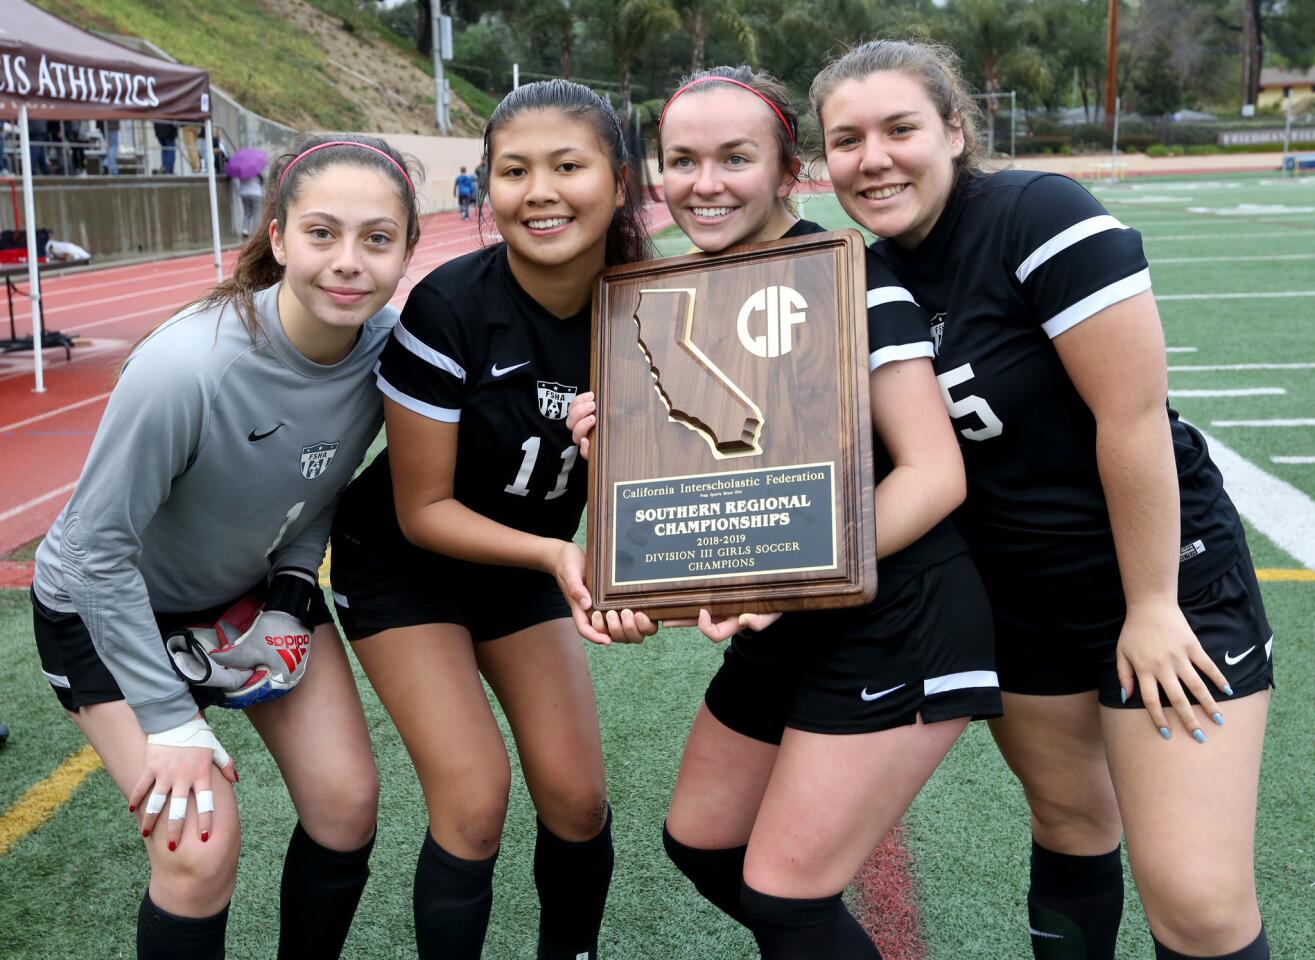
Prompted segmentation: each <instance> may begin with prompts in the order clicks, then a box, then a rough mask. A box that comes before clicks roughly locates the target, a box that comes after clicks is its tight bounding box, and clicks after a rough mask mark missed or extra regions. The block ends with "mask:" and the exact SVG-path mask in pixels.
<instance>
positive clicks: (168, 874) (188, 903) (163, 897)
mask: <svg viewBox="0 0 1315 960" xmlns="http://www.w3.org/2000/svg"><path fill="white" fill-rule="evenodd" d="M237 854H238V832H237V830H236V829H232V830H217V831H215V833H214V834H212V835H211V836H210V839H209V840H208V841H207V842H205V843H202V842H201V840H200V839H199V838H198V837H197V836H196V835H195V834H192V835H186V834H185V835H184V836H183V840H182V842H181V843H179V845H178V849H177V850H169V849H167V848H166V847H165V845H164V842H163V836H161V838H160V842H159V843H158V845H157V844H156V843H155V842H152V845H151V900H152V901H153V902H154V903H155V905H156V906H158V907H159V908H160V909H162V910H165V911H168V912H169V913H174V914H178V915H179V916H184V917H209V916H213V915H214V914H216V913H218V912H219V911H220V910H222V909H223V908H224V906H225V905H226V904H227V903H228V901H229V900H230V899H231V898H232V896H233V883H234V880H235V879H236V877H237Z"/></svg>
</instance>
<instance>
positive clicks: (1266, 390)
mask: <svg viewBox="0 0 1315 960" xmlns="http://www.w3.org/2000/svg"><path fill="white" fill-rule="evenodd" d="M1287 393H1288V392H1287V391H1286V390H1284V389H1283V388H1282V387H1241V388H1239V389H1237V390H1170V391H1169V396H1171V397H1284V396H1287Z"/></svg>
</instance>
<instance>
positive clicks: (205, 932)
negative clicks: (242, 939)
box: [137, 890, 228, 960]
mask: <svg viewBox="0 0 1315 960" xmlns="http://www.w3.org/2000/svg"><path fill="white" fill-rule="evenodd" d="M227 929H228V907H224V909H223V910H220V911H219V912H218V913H216V914H215V915H214V916H213V917H176V916H174V915H173V914H172V913H166V912H165V911H163V910H161V909H160V908H159V907H157V906H156V905H155V903H154V902H153V901H152V900H151V892H150V891H149V890H147V891H146V895H145V896H143V897H142V905H141V907H140V908H139V909H138V910H137V960H178V958H179V957H187V958H188V960H224V931H225V930H227Z"/></svg>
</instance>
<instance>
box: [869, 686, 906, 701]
mask: <svg viewBox="0 0 1315 960" xmlns="http://www.w3.org/2000/svg"><path fill="white" fill-rule="evenodd" d="M907 686H908V684H907V683H901V684H900V685H899V686H896V687H891V688H890V689H889V690H878V691H877V692H876V693H868V688H867V687H864V688H863V690H862V692H861V693H859V696H860V697H862V698H863V699H864V700H869V701H870V700H880V699H881V698H882V697H884V696H885V695H886V694H888V693H894V692H895V691H896V690H902V689H903V688H904V687H907Z"/></svg>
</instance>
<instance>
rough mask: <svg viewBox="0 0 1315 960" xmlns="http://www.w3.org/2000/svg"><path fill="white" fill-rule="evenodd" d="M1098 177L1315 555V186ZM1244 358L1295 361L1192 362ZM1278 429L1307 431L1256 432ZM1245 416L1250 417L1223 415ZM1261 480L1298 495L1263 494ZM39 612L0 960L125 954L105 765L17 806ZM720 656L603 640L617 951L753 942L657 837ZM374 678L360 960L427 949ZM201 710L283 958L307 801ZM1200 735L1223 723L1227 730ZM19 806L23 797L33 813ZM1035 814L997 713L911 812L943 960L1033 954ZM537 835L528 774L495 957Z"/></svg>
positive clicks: (71, 732)
mask: <svg viewBox="0 0 1315 960" xmlns="http://www.w3.org/2000/svg"><path fill="white" fill-rule="evenodd" d="M1095 191H1096V193H1097V195H1098V196H1099V197H1100V199H1101V200H1102V201H1103V202H1104V203H1105V204H1106V205H1107V206H1108V207H1109V209H1110V212H1111V213H1113V214H1114V215H1115V216H1117V217H1119V218H1120V219H1121V220H1122V221H1123V222H1124V223H1127V224H1129V225H1132V226H1135V227H1137V228H1138V229H1140V230H1141V231H1142V234H1143V237H1144V238H1145V242H1146V250H1147V255H1148V258H1149V259H1150V263H1151V271H1152V276H1153V278H1154V283H1155V290H1156V293H1157V295H1159V297H1160V298H1161V299H1160V312H1161V316H1162V318H1163V321H1164V327H1165V333H1166V340H1167V342H1168V344H1169V346H1170V347H1171V348H1174V352H1172V353H1170V355H1169V363H1170V369H1171V372H1170V377H1169V385H1170V389H1171V391H1173V392H1175V393H1176V392H1177V391H1182V390H1191V391H1195V392H1198V393H1199V392H1200V391H1225V390H1231V391H1239V390H1246V391H1263V392H1260V393H1254V392H1253V393H1251V394H1250V395H1244V396H1200V395H1190V396H1175V398H1174V406H1175V407H1176V408H1177V409H1178V410H1179V411H1180V412H1181V413H1182V414H1183V416H1184V417H1185V418H1186V419H1188V420H1190V421H1192V422H1193V423H1195V424H1197V425H1198V426H1199V427H1201V428H1202V429H1203V430H1205V431H1206V433H1207V434H1208V435H1209V436H1210V437H1211V438H1212V440H1213V442H1214V444H1215V448H1216V451H1217V453H1224V454H1225V455H1227V451H1232V452H1233V454H1235V455H1236V458H1237V459H1236V460H1235V461H1230V462H1235V463H1237V464H1240V466H1238V467H1236V468H1235V469H1234V470H1229V469H1225V476H1226V479H1227V480H1228V482H1229V487H1230V490H1231V492H1232V493H1233V495H1234V498H1235V499H1236V500H1238V501H1239V505H1240V506H1241V507H1242V509H1243V513H1244V515H1245V517H1246V519H1247V521H1248V534H1249V535H1250V538H1251V540H1250V545H1251V551H1252V555H1253V557H1254V559H1255V562H1256V566H1257V567H1259V568H1263V569H1266V570H1278V571H1301V570H1309V569H1310V568H1311V567H1315V560H1313V559H1312V555H1315V462H1305V463H1301V462H1274V460H1273V458H1274V457H1282V458H1292V459H1298V458H1302V457H1305V458H1310V459H1311V460H1315V269H1312V268H1313V267H1315V177H1311V178H1308V179H1305V180H1295V181H1294V180H1285V179H1278V178H1275V177H1254V176H1253V177H1239V176H1231V177H1224V178H1213V179H1209V180H1207V179H1183V180H1174V181H1165V180H1158V181H1139V182H1135V183H1130V184H1118V185H1112V186H1108V187H1099V186H1098V187H1096V188H1095ZM802 212H803V214H804V215H805V216H807V217H809V218H811V219H815V220H818V221H820V222H822V223H824V224H827V225H831V226H837V227H838V226H843V225H845V218H844V215H843V213H842V212H841V211H840V209H839V206H838V205H837V204H836V202H835V201H834V199H833V198H831V197H830V196H826V195H821V196H815V197H812V198H809V199H808V200H807V201H806V202H805V205H804V209H803V211H802ZM660 245H661V247H662V250H663V253H664V254H671V253H676V252H683V251H684V250H685V249H687V248H688V242H687V241H686V240H685V239H684V238H683V237H682V236H680V235H679V234H678V233H675V232H669V233H668V234H667V235H664V236H663V237H662V238H661V241H660ZM1276 294H1278V295H1277V296H1276ZM1177 298H1183V299H1177ZM1239 364H1248V365H1255V364H1260V365H1272V364H1288V365H1290V366H1289V367H1287V368H1283V369H1265V368H1260V369H1255V368H1253V369H1242V370H1237V369H1233V370H1200V369H1187V368H1191V367H1217V366H1221V365H1222V366H1236V365H1239ZM1303 364H1304V366H1303ZM1292 365H1295V366H1292ZM1270 420H1288V421H1299V422H1298V423H1296V424H1292V425H1287V426H1275V425H1272V424H1271V425H1263V426H1262V425H1255V422H1257V421H1270ZM1238 421H1244V422H1246V423H1248V424H1253V425H1230V424H1236V423H1237V422H1238ZM1247 464H1250V465H1251V468H1252V469H1247V468H1246V465H1247ZM1266 477H1268V478H1277V479H1278V480H1280V481H1282V482H1283V485H1282V486H1280V487H1272V486H1268V487H1267V486H1265V483H1266ZM1271 482H1272V481H1271ZM1262 530H1263V531H1264V532H1263V533H1262V532H1261V531H1262ZM1276 576H1278V577H1281V578H1282V579H1274V580H1269V581H1266V582H1265V583H1264V584H1263V588H1264V594H1265V602H1266V606H1267V609H1268V613H1269V619H1270V622H1271V624H1272V625H1273V627H1274V631H1275V637H1276V640H1275V646H1274V654H1275V657H1276V658H1277V663H1278V680H1279V688H1278V690H1277V692H1276V694H1275V696H1274V700H1273V707H1272V710H1271V716H1270V725H1269V732H1268V740H1267V743H1266V751H1265V759H1264V767H1263V771H1262V781H1261V792H1260V807H1259V817H1258V824H1257V864H1256V869H1257V875H1258V883H1259V889H1260V897H1261V908H1262V911H1263V912H1264V914H1265V918H1266V924H1267V927H1268V930H1269V938H1270V942H1271V944H1272V946H1273V955H1274V957H1275V958H1285V960H1286V958H1290V960H1310V958H1313V957H1315V802H1312V796H1313V794H1315V788H1313V787H1312V783H1313V781H1315V735H1313V734H1312V729H1313V728H1315V706H1313V704H1315V671H1312V669H1311V664H1312V662H1315V661H1313V660H1312V657H1313V655H1315V578H1310V577H1309V575H1307V576H1308V579H1306V580H1300V579H1291V578H1293V577H1298V576H1301V574H1300V573H1295V574H1294V573H1287V574H1283V573H1280V574H1276ZM29 610H30V608H29V606H28V602H27V598H26V596H25V594H24V593H23V592H21V591H0V661H2V662H3V663H4V664H5V669H4V670H3V671H0V720H3V721H4V722H5V723H7V724H8V725H9V726H10V728H11V729H12V731H13V735H12V737H11V740H10V742H9V744H8V745H7V746H6V747H4V748H3V749H2V750H0V958H14V960H17V958H25V960H26V958H32V960H35V958H51V960H54V958H60V960H63V958H69V957H90V958H100V957H106V958H108V957H131V956H133V955H134V950H133V946H132V944H133V939H134V932H135V923H136V909H137V903H138V901H139V899H140V897H141V894H142V891H143V890H144V888H145V884H146V880H147V868H146V858H145V857H144V856H142V853H141V850H140V846H139V841H138V839H137V835H136V831H135V830H134V829H133V823H132V819H131V817H130V816H129V814H128V812H127V810H126V809H125V806H126V805H125V804H124V801H123V800H122V798H121V797H120V796H119V794H118V792H117V791H116V790H115V789H114V787H113V786H112V785H111V783H110V781H109V779H108V777H106V776H105V774H104V773H103V772H101V771H96V772H94V773H92V774H91V775H90V776H89V777H88V778H87V779H86V780H85V782H83V783H82V785H81V786H80V787H79V788H78V789H77V790H76V791H74V792H73V794H72V796H71V798H70V799H69V800H68V802H67V803H65V804H64V805H63V806H61V807H59V808H58V810H57V811H56V812H55V813H54V814H53V816H51V817H50V818H49V819H48V820H45V821H44V822H41V823H39V824H37V825H35V828H34V829H32V830H31V831H30V832H22V830H21V829H20V826H19V824H20V820H21V818H22V816H23V815H24V814H26V813H28V812H30V811H33V810H36V809H37V808H38V807H39V806H40V801H41V798H40V797H39V796H34V795H32V794H26V792H27V791H28V790H29V788H31V787H33V785H34V784H38V783H39V782H41V781H42V780H43V778H46V777H47V776H49V775H50V774H51V773H52V771H54V770H55V769H56V768H57V767H58V766H59V765H60V762H61V761H62V760H63V759H64V758H66V757H68V756H70V755H72V754H74V753H76V752H77V751H78V750H79V749H80V748H81V747H82V745H83V741H82V740H81V738H80V736H79V735H78V733H77V731H76V729H75V728H74V726H73V725H72V724H71V723H70V722H68V720H67V719H66V718H65V717H64V716H63V715H62V711H61V710H60V708H59V706H58V704H57V702H56V700H55V698H54V697H53V696H52V695H51V692H50V690H49V688H48V686H47V685H46V683H45V681H44V680H43V679H42V676H41V674H40V672H39V668H38V661H37V656H36V650H35V647H34V645H33V643H32V638H31V619H30V612H29ZM718 657H719V651H718V650H717V649H716V648H714V647H713V646H712V645H711V644H709V643H708V642H707V641H706V640H704V639H703V638H702V637H700V636H698V635H697V634H695V633H693V632H692V631H682V630H671V631H664V632H663V633H662V634H660V635H659V636H658V637H656V638H654V639H650V640H649V641H648V642H647V643H645V644H644V645H643V646H641V647H613V648H609V649H592V650H591V651H590V662H591V667H592V669H593V673H594V680H595V684H596V687H597V691H598V700H599V710H600V715H601V722H602V730H603V743H604V748H605V750H606V753H607V761H608V783H609V791H610V794H611V800H612V803H613V806H614V808H615V818H616V819H615V824H614V829H615V834H616V848H617V867H616V874H615V879H614V881H613V885H612V891H611V895H610V898H609V901H608V911H607V916H606V920H605V922H604V930H603V939H602V946H601V949H602V953H603V956H604V957H607V958H613V960H615V958H695V957H697V958H706V960H721V958H727V960H730V958H736V960H739V958H752V957H754V956H755V955H756V954H755V951H754V950H753V948H752V946H751V940H750V938H749V937H748V936H747V934H746V933H744V931H742V930H740V929H739V928H738V927H736V926H735V925H733V924H732V923H731V922H730V921H727V920H725V919H724V918H723V917H721V916H720V914H718V913H717V912H716V911H715V910H713V909H711V908H709V907H708V906H707V905H706V904H704V903H703V902H702V901H701V900H700V899H699V898H698V897H697V896H696V895H695V894H694V892H693V889H692V887H690V885H689V884H688V883H687V882H685V881H684V879H683V878H682V877H680V876H679V874H677V873H676V872H675V870H674V868H672V867H671V866H670V865H669V864H668V862H667V860H666V858H665V856H664V855H663V853H662V847H661V843H660V838H659V828H660V824H661V822H662V816H663V812H664V810H665V803H666V801H667V798H668V796H669V793H670V789H671V784H672V781H673V778H674V774H675V769H676V764H677V761H678V759H679V754H680V749H681V745H682V742H683V738H684V734H685V730H686V728H687V726H688V723H689V720H690V718H691V717H692V715H693V712H694V709H695V707H696V705H697V704H698V702H699V699H700V697H701V695H702V691H703V687H704V685H705V684H706V681H707V679H708V677H709V676H710V675H711V673H712V671H713V670H714V669H715V665H716V663H717V658H718ZM361 689H362V696H363V698H364V700H365V704H366V711H367V715H368V717H369V719H370V723H371V732H372V735H373V738H374V746H375V756H376V759H377V762H378V765H379V770H380V777H381V782H382V796H381V809H380V821H379V824H380V826H379V839H378V843H377V844H376V847H375V852H374V856H373V858H372V861H371V862H372V867H373V876H372V877H371V880H370V883H369V885H368V887H367V889H366V892H365V896H364V899H363V901H362V905H361V908H360V911H359V913H358V915H357V917H356V921H355V924H354V926H353V928H352V933H351V937H350V939H349V941H348V947H347V951H346V953H345V956H348V957H353V958H376V957H407V956H414V950H415V948H414V941H413V940H412V933H411V903H410V890H411V878H412V874H413V872H414V868H415V856H416V852H417V849H418V847H419V843H420V839H421V837H422V835H423V831H424V829H425V815H424V807H423V804H422V802H421V798H420V792H419V788H418V786H417V784H416V782H415V778H414V776H413V775H412V772H411V767H410V763H409V761H408V759H407V757H406V754H405V752H404V750H403V749H402V746H401V743H400V741H399V739H398V737H397V734H396V732H395V731H394V729H393V727H392V725H391V723H390V722H389V720H388V718H387V716H386V715H385V713H384V711H383V709H382V707H381V706H380V705H379V703H378V701H377V699H376V698H375V697H374V696H373V693H372V691H371V690H370V688H369V686H368V684H366V683H365V682H364V680H363V679H362V682H361ZM1225 709H1226V708H1225ZM210 719H211V722H212V723H213V724H214V725H215V727H216V729H217V732H218V733H219V736H220V738H221V739H222V741H223V742H224V744H225V746H226V747H227V748H228V750H229V751H230V752H231V753H232V754H233V755H234V756H235V757H237V758H238V759H239V760H240V764H241V770H242V773H243V774H245V776H243V778H242V784H241V787H240V788H239V794H238V795H239V798H240V802H241V808H242V817H243V826H244V842H243V854H242V866H241V869H240V871H239V876H238V886H237V890H236V893H235V895H234V900H233V914H232V920H231V922H230V924H229V937H228V944H229V955H230V956H232V957H235V958H248V957H251V958H254V957H269V956H272V955H273V953H274V943H275V942H276V939H277V937H276V929H277V916H278V904H277V900H278V885H279V872H280V869H281V864H282V858H283V852H284V849H285V847H286V842H287V838H288V834H289V832H290V830H291V828H292V824H293V822H294V819H295V815H294V813H293V812H292V809H291V805H290V803H289V801H288V798H287V794H286V792H285V790H284V788H283V786H282V784H281V782H280V780H279V778H278V774H277V771H276V770H275V768H274V765H273V762H272V761H271V760H270V758H269V756H268V754H266V753H265V751H264V749H263V747H262V746H261V744H260V743H259V741H258V739H257V738H256V736H255V735H254V733H253V732H252V731H251V729H250V727H249V726H247V725H246V723H245V722H244V721H243V719H242V718H241V717H240V716H238V715H235V714H233V713H229V712H227V711H211V717H210ZM1209 735H1210V736H1211V737H1212V738H1213V737H1218V736H1225V735H1227V728H1225V729H1224V730H1221V731H1215V732H1210V733H1209ZM1203 749H1209V745H1208V744H1207V745H1206V746H1205V747H1203ZM513 763H514V758H513ZM25 794H26V796H25ZM20 797H25V801H24V803H23V804H21V805H16V803H15V802H16V801H17V800H18V799H19V798H20ZM1197 801H1198V802H1200V803H1209V802H1210V785H1209V784H1203V785H1202V788H1201V793H1200V796H1199V797H1198V798H1197ZM1027 824H1028V821H1027V811H1026V808H1025V806H1024V803H1023V799H1022V793H1021V790H1020V789H1019V788H1018V786H1017V785H1016V783H1015V782H1014V781H1013V779H1012V778H1011V776H1010V775H1009V773H1008V771H1007V770H1006V769H1005V767H1004V765H1003V763H1002V762H1001V761H1000V759H999V757H998V755H997V754H996V753H995V750H994V747H993V745H992V743H991V740H990V737H989V735H988V733H987V730H986V728H985V726H984V725H980V724H979V725H974V726H973V727H971V728H970V729H969V731H968V732H967V733H966V734H965V736H964V737H963V738H962V740H961V741H960V743H959V744H958V745H957V746H956V747H955V749H954V751H953V752H952V753H951V755H950V757H949V759H948V760H947V761H946V763H945V764H944V765H943V766H942V767H941V769H940V770H939V771H938V772H937V774H936V775H935V776H934V777H933V779H932V781H931V783H930V784H929V785H928V787H927V788H926V789H925V790H924V791H923V793H922V795H921V796H920V797H919V798H918V800H917V801H916V802H915V804H914V806H913V808H912V809H911V811H910V812H909V815H908V817H907V820H906V834H905V839H906V842H907V844H908V847H909V851H910V854H911V857H912V863H913V873H914V876H915V878H916V887H917V890H916V895H917V901H918V906H919V909H920V911H921V936H922V941H923V946H924V949H925V956H926V957H928V958H932V960H1011V958H1026V957H1028V956H1030V949H1029V946H1028V937H1027V933H1026V912H1025V885H1026V872H1027V853H1028V825H1027ZM15 836H16V837H17V839H15V840H14V842H13V843H12V846H9V844H8V840H9V839H11V838H14V837H15ZM533 839H534V815H533V810H532V808H531V807H530V804H529V800H528V795H527V793H526V791H525V789H524V786H523V784H521V783H518V782H517V783H515V784H514V786H513V791H512V804H511V811H510V814H509V816H508V821H507V827H506V832H505V834H504V839H503V845H502V852H501V855H500V857H499V861H498V869H497V876H496V895H495V901H494V907H493V919H492V923H491V926H490V930H489V936H488V941H487V947H486V951H485V955H486V956H488V957H490V958H497V960H501V958H529V957H533V955H534V931H535V926H536V917H537V903H536V901H535V897H534V890H533V885H532V882H531V878H530V864H531V853H532V847H533ZM1209 842H1210V840H1209V838H1208V837H1203V838H1202V843H1207V844H1208V843H1209ZM7 846H8V847H9V848H8V849H7V850H6V847H7ZM1127 891H1128V901H1127V906H1126V909H1125V912H1124V923H1123V931H1122V936H1121V939H1120V945H1119V952H1118V957H1119V958H1120V960H1131V958H1149V957H1150V956H1151V955H1152V954H1151V946H1150V939H1149V937H1148V935H1147V934H1146V932H1145V922H1144V919H1143V917H1142V915H1141V910H1140V907H1139V906H1138V904H1137V901H1136V897H1135V891H1134V888H1133V886H1132V883H1131V879H1130V878H1129V880H1128V883H1127Z"/></svg>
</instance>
